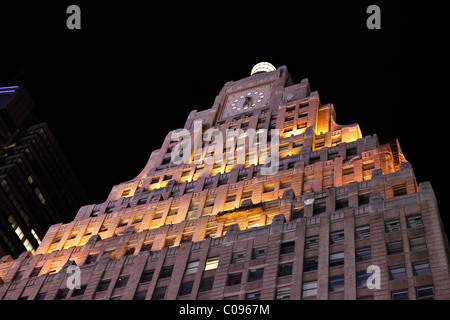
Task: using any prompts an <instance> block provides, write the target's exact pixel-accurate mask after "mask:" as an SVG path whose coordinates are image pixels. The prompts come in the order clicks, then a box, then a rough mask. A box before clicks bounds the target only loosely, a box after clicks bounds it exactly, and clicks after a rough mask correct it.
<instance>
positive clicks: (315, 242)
mask: <svg viewBox="0 0 450 320" xmlns="http://www.w3.org/2000/svg"><path fill="white" fill-rule="evenodd" d="M318 248H319V236H312V237H307V238H306V239H305V250H312V249H318Z"/></svg>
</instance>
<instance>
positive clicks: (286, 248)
mask: <svg viewBox="0 0 450 320" xmlns="http://www.w3.org/2000/svg"><path fill="white" fill-rule="evenodd" d="M294 247H295V241H289V242H283V243H282V244H281V247H280V254H288V253H292V252H294Z"/></svg>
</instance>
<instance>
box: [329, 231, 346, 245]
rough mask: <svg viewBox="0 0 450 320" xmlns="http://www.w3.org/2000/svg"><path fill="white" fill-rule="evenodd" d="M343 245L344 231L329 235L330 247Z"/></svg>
mask: <svg viewBox="0 0 450 320" xmlns="http://www.w3.org/2000/svg"><path fill="white" fill-rule="evenodd" d="M339 243H344V230H341V231H336V232H332V233H330V245H333V244H339Z"/></svg>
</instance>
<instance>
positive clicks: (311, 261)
mask: <svg viewBox="0 0 450 320" xmlns="http://www.w3.org/2000/svg"><path fill="white" fill-rule="evenodd" d="M318 265H319V259H318V257H312V258H305V260H304V261H303V272H309V271H316V270H317V267H318Z"/></svg>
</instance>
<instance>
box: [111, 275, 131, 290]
mask: <svg viewBox="0 0 450 320" xmlns="http://www.w3.org/2000/svg"><path fill="white" fill-rule="evenodd" d="M128 279H130V275H126V276H120V277H119V278H117V281H116V285H115V286H114V289H117V288H124V287H126V286H127V283H128Z"/></svg>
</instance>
